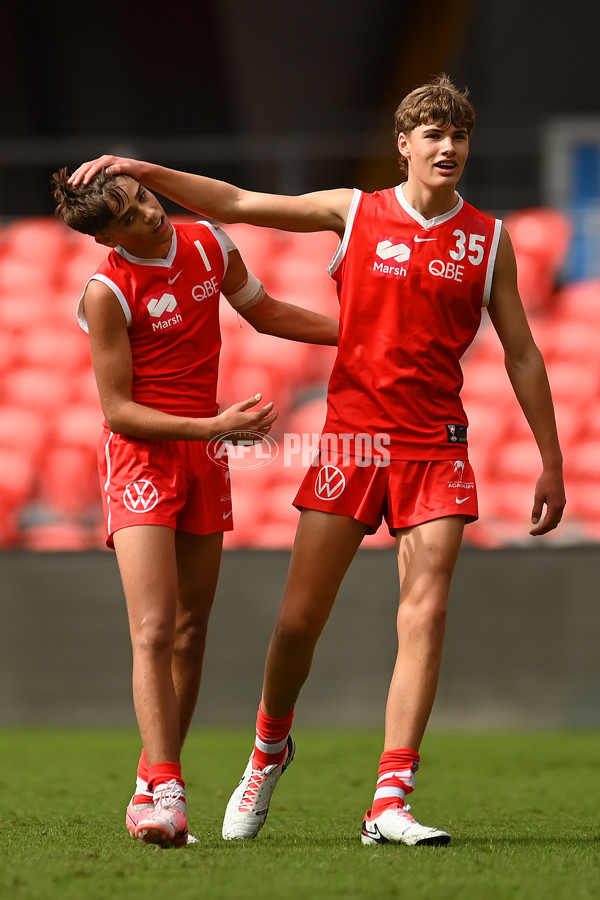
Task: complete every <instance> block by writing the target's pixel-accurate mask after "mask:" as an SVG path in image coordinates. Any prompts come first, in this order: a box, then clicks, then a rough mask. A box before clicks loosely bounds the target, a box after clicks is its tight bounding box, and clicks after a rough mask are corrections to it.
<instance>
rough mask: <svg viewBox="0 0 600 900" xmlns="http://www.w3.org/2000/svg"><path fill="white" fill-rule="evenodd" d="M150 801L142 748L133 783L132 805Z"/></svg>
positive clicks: (145, 763)
mask: <svg viewBox="0 0 600 900" xmlns="http://www.w3.org/2000/svg"><path fill="white" fill-rule="evenodd" d="M151 800H152V791H151V790H149V788H148V760H147V759H146V751H145V750H144V749H143V748H142V752H141V754H140V761H139V762H138V767H137V779H136V783H135V794H134V795H133V800H132V803H133V804H139V803H148V801H151Z"/></svg>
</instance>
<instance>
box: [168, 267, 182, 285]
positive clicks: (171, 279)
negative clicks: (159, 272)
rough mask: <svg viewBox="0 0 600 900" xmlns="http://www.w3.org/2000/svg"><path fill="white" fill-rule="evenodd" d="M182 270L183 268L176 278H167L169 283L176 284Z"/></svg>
mask: <svg viewBox="0 0 600 900" xmlns="http://www.w3.org/2000/svg"><path fill="white" fill-rule="evenodd" d="M182 272H183V269H180V270H179V272H178V273H177V275H175V277H174V278H168V279H167V280H168V282H169V284H175V282H176V281H177V279H178V278H179V276H180V275H181V273H182Z"/></svg>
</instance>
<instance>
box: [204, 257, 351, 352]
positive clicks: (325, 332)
mask: <svg viewBox="0 0 600 900" xmlns="http://www.w3.org/2000/svg"><path fill="white" fill-rule="evenodd" d="M249 278H250V279H251V283H249ZM252 285H253V286H252ZM221 291H222V293H223V294H224V295H225V297H227V299H228V300H229V302H230V303H231V305H232V306H233V307H234V309H237V311H238V312H239V314H240V315H241V316H242V317H243V318H244V319H246V321H247V322H249V323H250V325H252V327H253V328H255V329H256V331H260V332H261V333H262V334H272V335H275V336H276V337H281V338H287V340H290V341H304V342H305V343H307V344H328V345H331V346H335V345H337V341H338V330H339V322H338V320H337V319H333V318H331V317H330V316H323V315H321V314H320V313H317V312H313V311H312V310H309V309H304V308H303V307H301V306H295V305H294V304H292V303H284V302H282V301H281V300H275V299H273V297H270V296H269V295H268V294H267V293H266V292H265V289H264V287H263V285H262V284H261V283H260V282H259V281H258V279H256V278H255V277H254V276H253V275H252V274H250V273H249V272H248V269H247V268H246V265H245V263H244V261H243V259H242V257H241V256H240V253H239V251H238V250H233V251H230V252H229V262H228V266H227V272H226V274H225V277H224V279H223V283H222V285H221ZM236 298H237V299H236ZM239 298H241V300H240V299H239ZM248 298H249V299H248ZM238 303H241V305H238Z"/></svg>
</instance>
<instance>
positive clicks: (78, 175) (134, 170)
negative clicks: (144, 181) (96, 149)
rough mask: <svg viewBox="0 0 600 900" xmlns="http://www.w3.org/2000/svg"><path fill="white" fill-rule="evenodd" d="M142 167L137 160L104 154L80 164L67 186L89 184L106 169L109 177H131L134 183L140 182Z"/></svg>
mask: <svg viewBox="0 0 600 900" xmlns="http://www.w3.org/2000/svg"><path fill="white" fill-rule="evenodd" d="M142 166H143V164H142V163H141V162H140V161H139V160H137V159H127V158H126V157H124V156H112V155H111V154H105V155H104V156H99V157H98V159H92V160H90V161H89V162H84V163H82V164H81V165H80V166H79V167H78V168H77V169H75V171H74V172H73V174H72V175H71V177H70V178H69V184H73V185H78V184H89V182H90V181H91V180H92V178H93V177H94V176H95V175H97V174H98V172H101V171H102V169H107V170H108V173H109V175H131V177H132V178H135V180H136V181H141V175H142Z"/></svg>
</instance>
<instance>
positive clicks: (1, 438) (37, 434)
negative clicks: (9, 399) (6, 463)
mask: <svg viewBox="0 0 600 900" xmlns="http://www.w3.org/2000/svg"><path fill="white" fill-rule="evenodd" d="M47 437H48V425H47V423H46V422H45V420H44V419H41V418H40V416H39V415H38V413H37V412H36V411H35V410H33V409H28V408H27V407H23V406H18V405H17V406H14V405H12V406H11V405H8V404H4V403H3V404H2V405H0V447H5V448H10V449H12V450H15V451H17V452H19V453H21V454H22V455H23V456H24V457H26V458H29V459H32V460H33V461H35V460H36V459H37V457H38V455H39V454H40V453H41V452H42V450H43V448H44V447H45V445H46V441H47Z"/></svg>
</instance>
